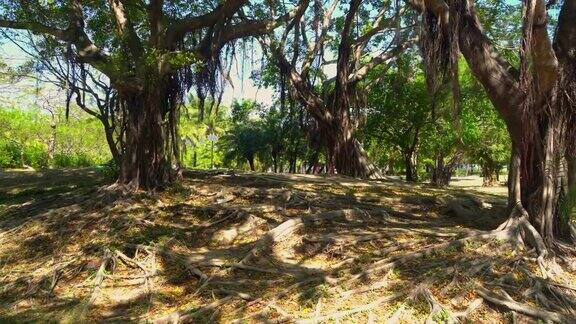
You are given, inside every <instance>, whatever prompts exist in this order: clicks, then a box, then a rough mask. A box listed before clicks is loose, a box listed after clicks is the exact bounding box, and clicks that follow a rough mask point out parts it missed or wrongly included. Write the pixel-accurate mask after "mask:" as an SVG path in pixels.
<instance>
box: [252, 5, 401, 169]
mask: <svg viewBox="0 0 576 324" xmlns="http://www.w3.org/2000/svg"><path fill="white" fill-rule="evenodd" d="M337 8H339V10H337ZM305 9H306V8H303V9H302V10H300V11H298V12H297V13H296V14H295V16H294V19H293V20H292V21H291V22H290V23H289V24H287V25H286V28H285V29H284V30H283V32H282V33H281V36H280V37H272V36H270V37H269V38H267V39H265V40H264V41H263V42H262V43H263V47H264V48H265V49H266V50H267V54H268V55H269V57H270V61H271V62H273V64H275V65H276V66H277V68H278V71H279V73H280V74H281V75H282V80H284V82H286V83H287V85H289V86H290V88H291V90H292V93H293V95H292V98H294V99H295V100H297V101H298V102H299V103H300V104H301V105H302V106H303V107H305V109H306V110H307V112H308V113H309V115H310V116H311V117H312V118H313V119H314V123H313V124H312V125H313V128H312V130H313V131H315V132H316V134H309V138H310V139H311V140H312V139H318V140H319V141H318V142H319V144H320V145H321V147H323V148H324V151H325V154H326V164H327V167H328V170H329V172H334V171H337V172H339V173H341V174H346V175H350V176H357V177H365V178H367V177H378V176H379V173H378V170H377V169H376V168H375V167H374V165H373V164H372V163H371V162H370V161H369V159H368V156H367V155H366V152H365V151H364V150H363V148H362V146H361V145H360V143H359V142H358V140H357V139H356V137H355V131H356V129H357V127H358V125H359V124H360V123H361V122H362V115H363V113H362V108H364V107H365V105H364V104H363V100H361V99H362V98H360V97H359V96H358V95H359V93H358V92H357V91H356V89H357V86H358V84H359V82H360V81H361V80H362V79H364V77H365V76H366V75H367V74H368V72H369V71H370V70H371V69H372V68H374V67H375V66H379V65H386V64H387V63H388V62H389V60H390V59H391V58H392V57H394V56H396V55H398V54H399V53H401V52H402V51H404V50H405V49H406V48H407V47H409V45H410V44H411V43H410V41H407V38H408V36H409V35H410V28H408V27H407V26H405V25H403V24H402V23H401V13H402V12H403V9H402V8H400V7H399V6H396V5H394V3H393V2H392V1H384V2H382V3H378V4H374V3H369V2H362V1H360V0H353V1H351V2H350V3H349V4H347V3H343V2H342V3H339V1H338V0H335V1H333V2H331V3H330V4H327V5H326V6H323V5H322V3H321V2H319V1H316V2H314V6H311V8H309V9H310V10H305ZM335 13H336V14H335ZM338 13H343V14H342V15H339V14H338ZM308 26H311V27H312V28H309V27H308ZM405 28H406V29H407V31H405V30H404V29H405ZM382 49H384V50H382ZM374 52H376V53H378V54H374ZM330 64H335V67H336V75H335V77H330V78H329V77H326V75H324V68H325V67H326V66H328V65H330ZM364 90H366V89H364ZM309 133H310V131H309Z"/></svg>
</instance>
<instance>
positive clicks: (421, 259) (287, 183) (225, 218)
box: [0, 169, 576, 323]
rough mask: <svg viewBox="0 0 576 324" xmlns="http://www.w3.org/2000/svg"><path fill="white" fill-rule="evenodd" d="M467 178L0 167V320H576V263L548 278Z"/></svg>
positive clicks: (497, 195)
mask: <svg viewBox="0 0 576 324" xmlns="http://www.w3.org/2000/svg"><path fill="white" fill-rule="evenodd" d="M455 180H456V181H455V182H454V186H452V187H450V188H447V189H436V188H432V187H430V186H428V185H425V184H424V185H411V184H407V183H405V182H403V181H400V180H395V179H389V180H384V181H370V182H366V181H359V180H355V179H350V178H345V177H322V176H311V175H288V174H250V173H235V172H231V171H213V172H199V171H189V172H186V173H185V177H184V179H183V181H182V182H181V183H180V184H178V185H175V186H173V187H171V188H169V189H167V190H165V191H163V192H160V193H157V194H147V193H139V194H135V195H130V196H119V195H117V194H114V193H111V192H110V191H107V190H104V189H103V188H105V187H106V185H107V184H108V183H109V181H106V180H105V179H103V178H102V177H101V176H100V175H99V174H98V173H97V172H96V171H95V170H92V169H83V170H50V171H42V172H32V171H4V172H0V322H74V323H77V322H142V321H144V322H155V323H172V322H201V323H204V322H225V323H229V322H236V323H244V322H248V323H249V322H353V323H356V322H358V323H360V322H371V323H374V322H381V323H383V322H387V323H424V322H437V323H447V322H485V323H499V322H500V323H506V322H521V323H522V322H535V321H537V320H538V319H542V320H550V321H554V322H572V320H574V319H575V318H576V314H574V312H573V310H574V306H576V305H575V304H576V298H575V296H576V295H575V294H574V293H575V292H576V287H574V285H575V282H576V276H575V274H576V271H575V269H574V268H570V264H569V263H566V264H565V263H562V262H560V263H559V267H560V269H562V272H561V275H558V276H555V277H554V280H553V281H552V280H550V279H549V278H548V277H546V274H545V273H544V272H543V270H542V269H540V268H539V266H538V262H537V258H536V253H535V252H534V251H533V250H529V249H526V248H523V247H520V248H518V246H516V245H512V244H510V242H508V241H506V240H503V239H501V238H500V236H498V235H495V233H496V234H497V233H499V232H495V231H493V230H494V229H496V228H497V227H498V225H499V224H501V223H502V222H503V221H504V220H506V218H507V214H506V210H505V209H506V208H505V203H506V190H505V188H504V187H495V188H482V187H481V186H480V184H481V180H479V178H474V177H466V178H457V179H455ZM536 285H539V286H538V287H539V289H535V286H536ZM552 296H554V297H552ZM502 301H505V302H506V303H505V304H504V305H503V304H502ZM535 311H536V312H538V313H534V312H535ZM528 315H530V316H528Z"/></svg>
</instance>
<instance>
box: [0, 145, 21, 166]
mask: <svg viewBox="0 0 576 324" xmlns="http://www.w3.org/2000/svg"><path fill="white" fill-rule="evenodd" d="M21 154H22V150H21V149H20V146H19V145H18V144H16V143H13V142H0V168H17V167H21V166H22V156H21Z"/></svg>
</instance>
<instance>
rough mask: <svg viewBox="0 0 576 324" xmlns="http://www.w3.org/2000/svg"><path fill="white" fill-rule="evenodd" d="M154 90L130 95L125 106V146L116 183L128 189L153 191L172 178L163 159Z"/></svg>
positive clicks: (162, 134) (162, 131) (163, 136)
mask: <svg viewBox="0 0 576 324" xmlns="http://www.w3.org/2000/svg"><path fill="white" fill-rule="evenodd" d="M163 100H166V101H167V99H166V98H163V97H162V96H160V95H159V93H158V92H157V91H150V93H148V94H146V93H140V94H134V95H131V96H130V97H129V98H127V99H126V100H125V105H126V106H127V107H126V109H127V112H128V113H127V116H126V118H127V120H126V123H127V128H126V147H125V151H124V152H123V154H122V163H121V165H120V176H119V178H118V184H120V185H121V186H123V187H125V188H126V189H128V190H136V189H145V190H155V189H159V188H162V187H163V186H164V185H166V184H167V183H169V182H170V181H171V180H172V179H171V174H170V164H169V162H168V161H167V159H166V155H165V153H166V147H165V146H166V143H167V141H166V133H165V129H164V127H163V126H164V125H163V114H162V109H161V107H162V106H161V105H162V103H163Z"/></svg>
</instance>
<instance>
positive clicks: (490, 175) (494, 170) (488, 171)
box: [481, 161, 498, 187]
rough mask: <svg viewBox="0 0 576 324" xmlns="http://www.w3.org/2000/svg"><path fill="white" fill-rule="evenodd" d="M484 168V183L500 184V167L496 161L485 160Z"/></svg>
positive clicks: (488, 184)
mask: <svg viewBox="0 0 576 324" xmlns="http://www.w3.org/2000/svg"><path fill="white" fill-rule="evenodd" d="M481 168H482V185H483V186H484V187H491V186H494V185H496V184H498V167H497V165H496V163H494V161H485V162H484V163H482V165H481Z"/></svg>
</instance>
